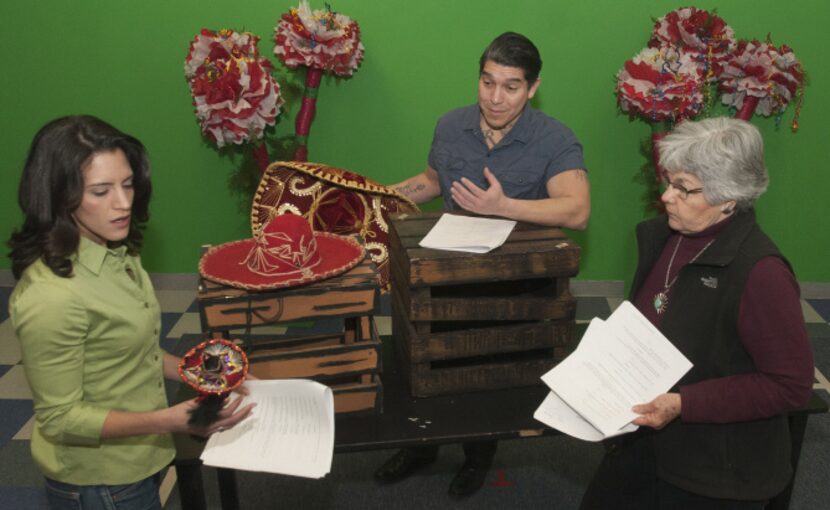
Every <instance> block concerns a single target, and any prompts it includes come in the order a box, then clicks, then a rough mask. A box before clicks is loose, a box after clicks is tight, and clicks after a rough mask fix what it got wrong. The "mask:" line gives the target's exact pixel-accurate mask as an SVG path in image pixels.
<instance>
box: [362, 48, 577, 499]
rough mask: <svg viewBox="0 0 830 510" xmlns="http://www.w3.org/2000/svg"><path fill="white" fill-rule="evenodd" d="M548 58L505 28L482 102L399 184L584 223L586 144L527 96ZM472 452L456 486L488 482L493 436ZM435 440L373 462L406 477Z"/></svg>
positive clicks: (460, 204)
mask: <svg viewBox="0 0 830 510" xmlns="http://www.w3.org/2000/svg"><path fill="white" fill-rule="evenodd" d="M541 68H542V59H541V57H540V56H539V51H538V50H537V49H536V46H535V45H534V44H533V43H532V42H531V41H530V40H529V39H527V38H526V37H525V36H523V35H521V34H517V33H514V32H506V33H504V34H502V35H500V36H499V37H497V38H496V39H495V40H493V42H492V43H490V45H489V46H488V47H487V49H486V50H485V51H484V54H483V55H482V56H481V59H480V61H479V80H478V103H477V104H474V105H470V106H466V107H462V108H458V109H456V110H452V111H450V112H449V113H447V114H445V115H444V116H443V117H441V119H440V120H439V121H438V125H437V127H436V128H435V135H434V137H433V140H432V147H431V148H430V152H429V165H428V166H427V168H426V170H424V171H423V172H422V173H420V174H418V175H416V176H414V177H411V178H409V179H407V180H405V181H403V182H401V183H398V184H396V185H394V186H393V187H394V188H395V189H396V190H397V191H399V192H401V193H402V194H404V195H406V196H407V197H409V198H410V199H411V200H412V201H414V202H416V203H423V202H427V201H429V200H432V199H433V198H436V197H437V196H438V195H439V194H440V195H442V197H443V199H444V208H445V209H447V210H452V209H459V208H460V209H465V210H467V211H471V212H474V213H477V214H483V215H491V216H501V217H504V218H510V219H514V220H520V221H526V222H530V223H536V224H540V225H552V226H560V227H567V228H571V229H577V230H582V229H584V228H585V227H586V226H587V224H588V216H589V215H590V212H591V200H590V189H589V184H588V176H587V172H586V171H585V164H584V161H583V159H582V146H581V145H580V143H579V141H578V140H577V139H576V136H574V134H573V133H572V132H571V130H570V129H568V127H567V126H565V125H564V124H562V123H561V122H559V121H557V120H556V119H553V118H551V117H549V116H547V115H546V114H544V113H542V112H540V111H538V110H535V109H533V108H532V107H531V106H530V105H529V104H528V102H529V101H530V99H531V98H533V96H534V95H535V94H536V90H537V89H538V88H539V84H540V83H541V81H540V80H539V71H540V70H541ZM464 451H465V453H466V457H467V458H466V461H465V463H464V466H463V468H462V469H461V471H459V473H458V475H456V477H455V478H454V479H453V481H452V484H451V485H450V495H452V496H455V497H464V496H469V495H471V494H473V493H475V492H476V491H477V490H478V489H479V488H480V487H481V486H482V485H483V483H484V479H485V478H486V475H487V471H488V470H489V468H490V465H491V464H492V460H493V456H494V455H495V452H496V442H495V441H483V442H476V443H465V444H464ZM437 453H438V449H437V447H419V448H406V449H403V450H401V451H399V452H398V453H397V454H395V456H393V457H392V458H390V459H389V460H388V461H387V462H386V463H385V464H384V465H383V466H381V467H380V468H378V470H377V471H376V472H375V478H376V479H378V480H379V481H382V482H392V481H396V480H400V479H402V478H404V477H406V476H407V475H409V474H410V473H412V472H413V471H414V470H416V469H417V468H419V467H423V466H425V465H427V464H430V463H431V462H433V461H434V460H435V458H436V455H437Z"/></svg>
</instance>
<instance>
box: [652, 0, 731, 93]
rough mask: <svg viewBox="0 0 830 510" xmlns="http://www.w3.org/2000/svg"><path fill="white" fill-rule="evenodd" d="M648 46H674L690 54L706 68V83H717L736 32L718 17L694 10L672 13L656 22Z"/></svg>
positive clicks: (684, 9) (686, 9) (688, 8)
mask: <svg viewBox="0 0 830 510" xmlns="http://www.w3.org/2000/svg"><path fill="white" fill-rule="evenodd" d="M648 45H649V46H650V47H652V48H660V47H663V46H671V47H674V48H676V49H677V50H679V51H680V52H682V53H689V54H691V55H692V56H693V57H694V59H695V60H696V61H697V62H699V63H700V64H701V65H702V66H703V68H704V69H703V76H704V77H705V78H706V80H707V81H715V80H717V75H718V73H719V72H720V66H721V64H722V63H723V61H725V60H726V59H727V58H729V55H730V53H731V52H732V51H733V50H734V48H735V45H736V42H735V33H734V31H733V30H732V27H730V26H729V25H727V24H726V22H725V21H724V20H723V19H722V18H721V17H719V16H716V15H715V14H713V13H710V12H708V11H704V10H700V9H697V8H695V7H683V8H681V9H676V10H674V11H671V12H669V13H668V14H666V15H665V16H663V17H662V18H660V19H658V20H657V21H656V22H655V23H654V30H653V31H652V34H651V39H650V40H649V42H648Z"/></svg>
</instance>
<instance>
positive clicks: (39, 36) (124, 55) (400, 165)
mask: <svg viewBox="0 0 830 510" xmlns="http://www.w3.org/2000/svg"><path fill="white" fill-rule="evenodd" d="M333 4H334V7H335V9H338V10H340V11H342V12H344V13H346V14H348V15H350V16H352V17H353V18H355V19H357V20H358V21H359V23H360V26H361V30H362V33H363V42H364V44H365V46H366V58H365V61H364V63H363V65H362V67H361V68H360V69H359V71H358V72H357V73H356V74H355V76H354V77H353V78H352V79H349V80H337V79H334V78H325V79H324V82H323V86H322V88H321V91H320V94H319V110H318V115H317V118H316V120H315V122H314V125H313V127H312V136H311V143H310V156H311V159H312V160H315V161H322V162H326V163H329V164H332V165H335V166H340V167H344V168H348V169H351V170H354V171H357V172H361V173H363V174H366V175H368V176H370V177H372V178H375V179H377V180H379V181H381V182H385V183H392V182H396V181H398V180H400V179H402V178H404V177H407V176H409V175H412V174H414V173H415V172H419V171H421V170H422V169H423V168H424V166H425V163H426V156H427V150H428V146H429V142H430V139H431V136H432V130H433V128H434V123H435V121H436V119H437V118H438V117H439V116H440V115H441V114H442V113H443V112H445V111H446V110H448V109H450V108H453V107H455V106H459V105H462V104H468V103H471V102H473V101H474V100H475V97H476V96H475V94H476V79H477V60H478V56H479V55H480V53H481V51H482V50H483V49H484V47H485V46H486V44H487V43H488V42H489V41H490V40H491V39H492V38H493V37H494V36H495V35H498V34H499V33H501V32H503V31H505V30H515V31H519V32H523V33H525V34H526V35H528V36H529V37H530V38H531V39H533V40H534V41H535V42H536V44H537V45H538V46H539V48H540V50H541V52H542V57H543V59H544V67H543V69H542V79H543V83H542V86H541V88H540V91H539V94H538V95H537V99H535V100H534V104H535V106H536V107H538V108H540V109H542V110H544V111H546V112H548V113H549V114H551V115H553V116H555V117H557V118H559V119H560V120H562V121H564V122H565V123H566V124H568V125H569V126H570V127H571V128H572V129H573V130H574V131H575V132H576V133H577V135H578V136H579V137H580V139H581V140H582V142H583V145H584V147H585V156H586V161H587V164H588V166H589V169H590V176H591V184H592V197H593V215H592V218H591V224H590V227H589V229H588V231H587V232H585V233H579V234H576V235H575V237H576V239H578V241H579V242H580V243H581V244H582V246H583V248H584V252H583V253H584V255H583V264H582V272H581V273H580V276H579V277H580V278H582V279H625V280H628V279H629V278H630V276H631V273H632V272H633V266H634V257H635V254H634V252H635V245H634V237H633V227H634V225H635V223H636V222H637V221H639V220H640V219H642V218H643V217H644V212H643V207H642V203H641V201H640V195H641V192H642V190H641V186H640V185H639V184H638V183H637V182H635V180H634V178H635V176H636V175H637V174H638V172H639V167H640V165H641V164H642V162H643V160H642V158H641V156H640V154H639V152H638V146H639V143H640V140H641V139H642V138H644V137H645V136H646V135H647V133H648V129H647V126H646V125H645V124H643V123H642V122H630V121H629V120H628V119H627V118H626V117H624V116H622V115H619V114H618V113H617V110H616V107H615V102H614V96H613V93H612V89H613V76H614V74H615V73H616V71H617V70H618V69H619V68H620V67H621V65H622V63H623V61H624V60H626V59H627V58H630V57H631V56H633V55H634V54H635V53H636V52H638V51H639V50H640V49H641V48H642V47H643V46H644V44H645V42H646V40H647V38H648V36H649V34H650V30H651V26H652V22H651V18H652V17H659V16H662V15H663V14H665V12H667V11H668V10H671V9H673V8H676V7H678V6H679V5H678V4H677V3H675V2H669V1H645V0H627V1H625V2H620V1H611V0H603V1H587V2H551V1H544V0H538V1H536V0H534V1H530V0H528V1H516V2H506V1H504V0H499V1H493V0H475V1H472V0H469V1H460V0H457V1H452V2H450V1H446V0H441V1H439V0H421V1H418V2H413V1H403V0H386V1H377V0H374V1H372V0H340V1H334V2H333ZM291 5H296V4H294V3H293V2H291V1H286V0H271V1H264V0H245V1H237V2H227V1H223V2H218V1H212V0H199V1H195V0H176V1H160V0H147V1H144V2H138V1H121V2H113V1H111V0H107V1H98V0H95V1H93V0H78V1H75V2H65V1H56V0H38V1H35V2H2V3H0V21H2V26H3V29H2V31H0V48H2V49H3V54H4V58H3V66H2V70H0V239H3V240H5V239H8V237H9V234H10V233H11V231H12V229H13V228H14V227H15V226H16V225H17V224H18V222H19V221H20V215H19V212H18V208H17V203H16V189H17V183H18V179H19V175H20V171H21V167H22V164H23V160H24V157H25V152H26V150H27V147H28V144H29V142H30V140H31V138H32V136H33V135H34V133H35V131H36V130H37V129H38V128H39V127H40V126H41V125H42V124H44V123H45V122H47V121H48V120H50V119H52V118H54V117H56V116H60V115H65V114H70V113H91V114H95V115H99V116H101V117H102V118H104V119H107V120H108V121H110V122H112V123H113V124H115V125H116V126H118V127H119V128H121V129H123V130H125V131H127V132H129V133H131V134H134V135H136V136H137V137H138V138H140V139H141V140H142V141H144V143H145V144H146V145H147V147H148V149H149V151H150V155H151V158H152V162H153V169H154V190H155V191H154V199H153V203H152V204H151V206H152V208H151V212H152V219H151V222H150V225H149V228H148V231H147V243H146V248H145V252H144V260H145V265H146V267H147V268H148V269H149V270H150V271H156V272H194V271H195V268H196V261H197V259H198V251H199V248H198V247H199V246H200V245H201V244H204V243H219V242H223V241H227V240H231V239H237V238H242V237H246V236H248V235H249V233H250V232H249V230H248V218H247V215H246V214H245V212H243V209H244V205H243V206H241V207H240V202H245V201H247V200H248V199H247V198H245V197H239V196H238V195H235V194H234V193H233V192H231V191H229V189H228V187H229V179H230V177H231V175H232V174H233V170H234V168H236V167H237V166H238V165H239V155H238V154H236V155H234V154H233V153H231V154H224V155H220V154H219V153H218V152H217V151H216V150H215V149H214V148H212V147H211V146H210V145H208V144H207V143H206V142H204V141H203V140H202V138H201V135H200V133H199V130H198V127H197V125H196V121H195V117H194V115H193V113H192V107H191V104H190V97H189V93H188V89H187V86H186V83H185V80H184V77H183V73H182V67H183V61H184V57H185V54H186V53H187V49H188V44H189V41H190V40H191V39H192V38H193V36H194V35H195V34H196V33H197V32H198V30H199V29H200V28H202V27H209V28H223V27H227V28H234V29H241V30H242V29H244V30H249V31H252V32H254V33H256V34H258V35H260V36H261V37H262V39H263V40H262V41H261V42H260V50H261V52H262V53H263V54H265V55H269V56H270V57H271V58H272V60H273V61H275V62H276V59H275V58H274V57H273V53H272V49H273V44H272V43H271V37H272V34H273V27H274V26H275V25H276V23H277V20H278V16H279V15H280V14H281V13H282V12H285V11H286V10H287V9H288V7H289V6H291ZM321 6H322V1H319V2H317V1H315V2H313V3H312V7H314V8H319V7H321ZM696 6H697V7H700V8H707V9H711V8H715V7H717V8H718V13H719V14H720V15H721V16H722V17H724V18H725V19H726V21H727V22H729V23H730V24H731V25H732V27H733V28H734V29H735V32H736V34H737V35H738V36H739V37H758V38H764V37H765V36H766V34H767V33H768V32H772V35H773V38H774V42H776V43H778V44H780V43H787V44H789V45H790V46H791V47H793V48H794V50H795V52H796V55H797V56H798V57H799V58H800V59H801V61H802V63H803V65H804V67H805V69H806V70H807V72H808V73H809V76H810V79H811V85H810V86H809V87H808V88H807V91H806V99H805V102H804V109H803V113H802V115H801V130H800V132H799V133H797V134H792V133H791V132H790V131H789V129H786V125H787V122H788V121H789V120H790V119H791V117H792V110H789V111H788V112H787V114H786V115H785V118H784V121H785V122H784V126H783V127H782V128H781V129H780V130H778V131H776V130H775V127H774V122H773V121H772V120H766V119H756V120H754V122H755V124H756V125H757V126H759V127H760V128H761V130H762V132H763V133H764V136H765V140H766V150H767V164H768V166H769V169H770V175H771V185H770V190H769V192H768V193H767V194H766V195H765V196H763V197H762V198H761V200H760V201H759V203H758V211H759V216H760V218H761V221H762V223H763V224H764V226H765V228H766V230H767V231H768V232H769V233H770V234H771V235H772V237H773V238H775V239H776V241H777V242H778V244H779V245H780V247H781V248H782V250H783V251H784V252H785V253H786V254H787V255H788V256H789V257H790V259H791V261H792V262H793V265H794V266H795V269H796V271H797V273H798V277H799V279H800V280H802V281H830V265H828V264H827V263H826V262H825V259H826V255H825V254H826V252H827V249H828V248H830V229H828V228H827V227H826V226H824V225H823V221H824V220H822V218H824V217H825V216H826V215H827V211H828V208H827V206H826V203H827V194H828V190H830V180H829V179H828V177H827V172H826V171H825V169H824V167H825V158H824V154H825V149H826V145H827V141H826V140H827V130H826V128H825V126H824V125H823V124H822V122H823V121H822V120H821V119H827V118H830V99H828V97H830V94H828V92H830V90H828V86H827V83H828V79H830V76H828V74H829V73H830V65H828V64H827V56H826V53H824V52H826V51H827V48H826V44H827V37H826V33H825V32H824V27H826V26H827V23H828V21H830V3H827V2H824V1H820V0H812V1H808V0H802V1H798V2H794V3H789V4H787V3H785V2H781V1H780V0H752V1H721V2H719V3H718V2H710V1H701V2H698V3H697V4H696ZM823 53H824V55H825V56H824V57H822V56H821V55H822V54H823ZM277 74H278V79H279V81H280V83H283V84H286V83H288V82H289V81H292V80H293V81H295V82H296V81H297V80H299V79H301V78H302V73H294V72H290V71H286V70H285V69H283V68H281V67H280V66H279V65H277ZM296 109H297V102H296V101H295V102H293V103H292V104H290V105H288V109H287V111H286V113H285V114H284V116H283V118H282V119H281V121H280V122H279V124H278V125H277V126H276V129H275V132H274V133H275V135H276V136H283V135H287V134H290V133H291V132H293V119H294V115H295V113H296ZM808 228H809V231H808ZM4 251H5V250H4ZM0 267H2V268H8V267H9V260H8V258H7V257H6V256H5V254H4V255H3V256H2V257H0Z"/></svg>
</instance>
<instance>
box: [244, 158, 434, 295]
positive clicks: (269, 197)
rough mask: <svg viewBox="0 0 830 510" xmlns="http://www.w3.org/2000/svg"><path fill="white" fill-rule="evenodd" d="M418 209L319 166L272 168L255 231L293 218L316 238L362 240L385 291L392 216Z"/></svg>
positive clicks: (260, 191) (254, 217) (257, 202)
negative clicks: (300, 220) (356, 236)
mask: <svg viewBox="0 0 830 510" xmlns="http://www.w3.org/2000/svg"><path fill="white" fill-rule="evenodd" d="M416 211H418V207H417V206H416V205H415V204H414V203H413V202H412V201H411V200H409V199H408V198H406V197H405V196H403V195H401V194H400V193H398V192H397V191H395V190H394V189H392V188H390V187H388V186H384V185H383V184H380V183H378V182H375V181H373V180H372V179H369V178H368V177H365V176H363V175H360V174H357V173H354V172H349V171H348V170H343V169H342V168H335V167H332V166H329V165H324V164H320V163H307V162H299V161H277V162H275V163H271V164H270V165H269V166H268V169H267V170H265V173H264V174H263V175H262V179H261V180H260V182H259V187H258V188H257V191H256V193H255V194H254V201H253V205H252V206H251V230H252V231H254V232H257V231H259V230H261V229H262V228H263V227H264V226H265V225H266V224H267V223H268V222H269V221H270V220H271V218H274V217H275V216H278V215H281V214H284V213H287V212H291V213H294V214H299V215H301V216H303V217H304V218H306V219H307V220H308V222H309V223H310V224H311V227H312V228H313V229H314V231H315V232H332V233H335V234H359V235H360V236H361V237H363V239H364V241H365V246H366V251H368V252H369V255H370V256H371V257H372V262H374V263H375V265H376V266H377V267H378V272H379V274H380V283H381V287H383V288H384V289H385V288H386V287H387V285H388V282H389V241H388V237H389V216H390V215H392V214H395V213H403V212H416Z"/></svg>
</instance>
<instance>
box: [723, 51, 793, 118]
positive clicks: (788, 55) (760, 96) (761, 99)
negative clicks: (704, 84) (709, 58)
mask: <svg viewBox="0 0 830 510" xmlns="http://www.w3.org/2000/svg"><path fill="white" fill-rule="evenodd" d="M803 85H804V70H803V69H802V68H801V63H800V62H799V61H798V59H797V58H795V54H793V51H792V50H791V49H790V48H789V47H788V46H786V45H784V46H781V47H780V48H776V47H775V46H773V45H772V43H770V42H765V43H762V42H758V41H741V42H740V43H739V44H738V49H737V50H736V51H735V54H734V55H733V56H732V58H731V59H730V60H729V61H728V62H727V63H726V65H725V66H724V69H723V73H722V74H721V83H720V89H721V91H723V96H722V98H721V100H722V101H723V103H724V104H725V105H728V106H732V107H734V108H736V109H737V110H739V112H740V111H744V112H745V113H744V114H745V115H746V118H745V120H746V119H748V118H749V117H750V116H751V115H752V113H753V112H752V111H751V110H752V109H754V110H755V111H756V112H757V113H759V114H761V115H763V116H766V117H768V116H770V115H780V114H781V113H782V112H783V111H784V110H785V109H786V108H787V105H789V103H790V101H791V100H792V99H793V97H795V96H796V94H797V93H798V91H799V89H800V88H802V87H803ZM753 98H754V99H753ZM746 103H749V105H748V106H749V108H747V110H750V111H748V112H747V111H746V110H745V109H744V105H745V104H746ZM756 105H757V106H756Z"/></svg>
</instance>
